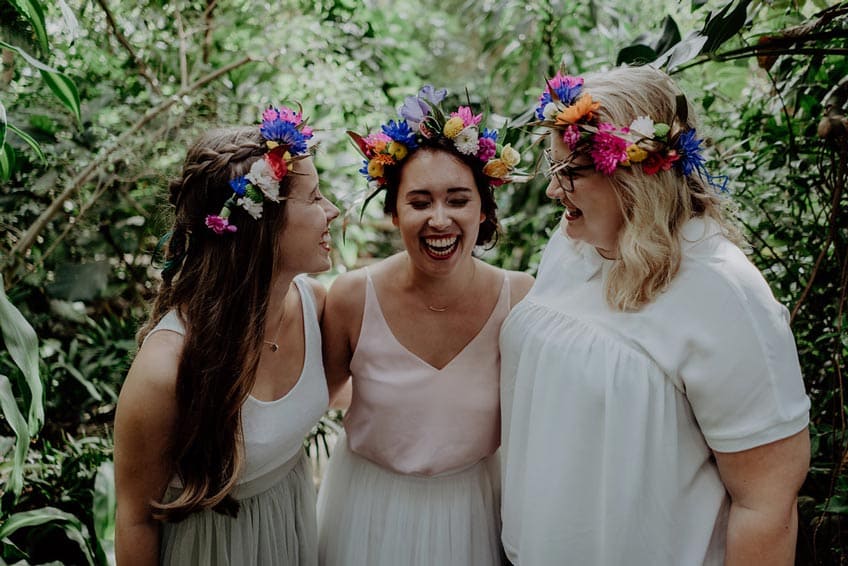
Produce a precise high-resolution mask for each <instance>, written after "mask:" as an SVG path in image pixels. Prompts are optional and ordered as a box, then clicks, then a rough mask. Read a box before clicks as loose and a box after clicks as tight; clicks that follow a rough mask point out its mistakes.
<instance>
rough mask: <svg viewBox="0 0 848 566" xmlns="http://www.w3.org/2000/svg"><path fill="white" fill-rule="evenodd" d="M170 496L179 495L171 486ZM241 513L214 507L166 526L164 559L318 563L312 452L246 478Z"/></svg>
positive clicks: (218, 564) (216, 564)
mask: <svg viewBox="0 0 848 566" xmlns="http://www.w3.org/2000/svg"><path fill="white" fill-rule="evenodd" d="M168 495H169V496H173V495H175V493H172V492H171V490H170V489H169V494H168ZM233 495H234V497H235V498H236V499H237V500H238V501H239V504H240V509H239V513H238V517H235V518H233V517H228V516H226V515H222V514H220V513H216V512H214V511H208V510H207V511H202V512H200V513H194V514H192V515H190V516H189V517H188V518H187V519H186V520H184V521H181V522H179V523H165V524H163V528H162V543H161V551H160V563H161V564H165V565H173V566H195V565H196V566H201V565H202V566H230V565H232V566H240V565H244V566H248V565H257V566H271V565H286V566H289V565H290V566H317V564H318V534H317V523H316V519H315V487H314V485H313V483H312V470H311V466H310V464H309V461H308V460H307V459H306V455H305V453H303V452H300V453H299V455H298V456H297V457H295V458H293V459H292V460H291V461H290V462H287V463H286V464H284V465H283V466H281V467H280V468H278V469H277V470H275V471H273V472H271V473H269V474H267V475H265V476H263V477H261V478H258V479H256V480H252V481H250V482H247V483H245V484H240V485H239V486H238V487H237V488H236V490H235V491H234V493H233Z"/></svg>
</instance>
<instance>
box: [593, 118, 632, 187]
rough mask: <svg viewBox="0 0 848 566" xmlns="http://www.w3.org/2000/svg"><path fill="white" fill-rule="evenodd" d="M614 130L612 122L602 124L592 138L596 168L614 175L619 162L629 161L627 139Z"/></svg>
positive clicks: (606, 173)
mask: <svg viewBox="0 0 848 566" xmlns="http://www.w3.org/2000/svg"><path fill="white" fill-rule="evenodd" d="M614 132H615V126H613V125H612V124H601V125H600V126H599V127H598V133H596V134H595V135H594V136H593V138H592V151H591V154H592V161H594V162H595V169H596V170H597V171H599V172H601V173H604V174H605V175H612V174H613V173H614V172H615V170H616V168H617V167H618V164H619V163H623V162H625V161H627V145H628V144H627V140H625V139H622V138H620V137H618V136H617V135H615V133H614Z"/></svg>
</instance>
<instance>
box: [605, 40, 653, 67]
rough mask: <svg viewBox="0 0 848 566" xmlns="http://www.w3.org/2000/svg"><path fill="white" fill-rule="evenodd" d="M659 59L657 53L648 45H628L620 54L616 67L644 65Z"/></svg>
mask: <svg viewBox="0 0 848 566" xmlns="http://www.w3.org/2000/svg"><path fill="white" fill-rule="evenodd" d="M656 58H657V52H656V51H654V50H653V49H652V48H651V47H650V46H648V45H642V44H635V45H628V46H627V47H625V48H623V49H622V50H621V51H619V52H618V57H617V58H616V62H615V64H616V65H623V64H628V65H644V64H645V63H650V62H651V61H653V60H654V59H656Z"/></svg>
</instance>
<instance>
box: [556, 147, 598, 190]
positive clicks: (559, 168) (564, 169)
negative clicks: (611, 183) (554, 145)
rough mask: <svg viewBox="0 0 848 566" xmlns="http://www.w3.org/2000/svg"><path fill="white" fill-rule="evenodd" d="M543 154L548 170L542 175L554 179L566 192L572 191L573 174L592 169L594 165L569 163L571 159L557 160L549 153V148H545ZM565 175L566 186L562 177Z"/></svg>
mask: <svg viewBox="0 0 848 566" xmlns="http://www.w3.org/2000/svg"><path fill="white" fill-rule="evenodd" d="M543 153H544V156H545V162H546V164H547V166H548V170H547V171H545V173H544V175H545V177H546V178H548V179H556V182H557V185H559V188H560V189H562V190H563V191H565V192H566V193H573V192H574V175H575V173H577V172H579V171H588V170H589V169H594V168H595V167H594V165H576V166H574V165H571V160H562V161H557V160H556V159H554V158H553V155H551V149H550V148H545V151H544V152H543ZM563 176H564V177H566V178H567V179H568V186H566V185H565V184H564V183H563V181H562V178H563Z"/></svg>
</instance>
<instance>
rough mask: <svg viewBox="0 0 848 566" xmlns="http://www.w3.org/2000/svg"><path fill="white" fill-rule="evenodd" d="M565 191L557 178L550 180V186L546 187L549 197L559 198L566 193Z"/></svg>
mask: <svg viewBox="0 0 848 566" xmlns="http://www.w3.org/2000/svg"><path fill="white" fill-rule="evenodd" d="M564 192H565V191H563V190H562V187H561V186H560V184H559V181H558V180H557V179H555V178H551V180H550V182H548V187H547V188H546V189H545V194H546V195H547V197H548V198H549V199H553V200H559V199H561V198H562V197H563V196H564V195H563V193H564Z"/></svg>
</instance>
